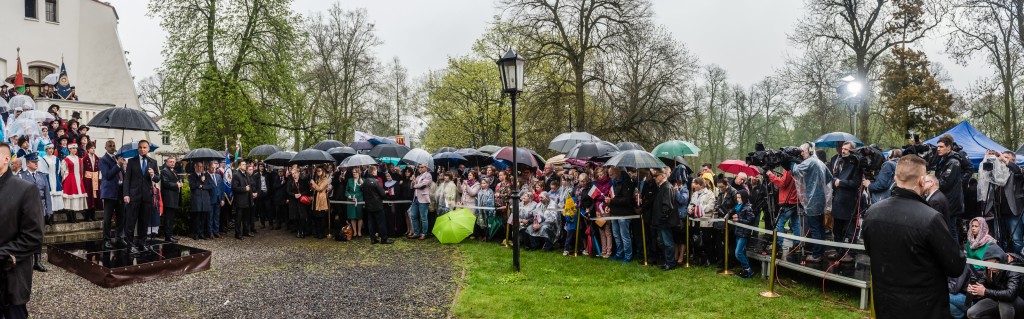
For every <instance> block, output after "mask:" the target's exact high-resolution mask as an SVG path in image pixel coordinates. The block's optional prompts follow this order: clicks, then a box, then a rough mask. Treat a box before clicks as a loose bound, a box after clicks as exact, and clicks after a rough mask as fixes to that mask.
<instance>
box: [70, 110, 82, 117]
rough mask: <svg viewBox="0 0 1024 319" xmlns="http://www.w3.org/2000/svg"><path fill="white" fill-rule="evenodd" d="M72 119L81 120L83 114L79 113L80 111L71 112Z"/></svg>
mask: <svg viewBox="0 0 1024 319" xmlns="http://www.w3.org/2000/svg"><path fill="white" fill-rule="evenodd" d="M71 118H73V119H80V118H82V113H79V112H78V111H74V112H71Z"/></svg>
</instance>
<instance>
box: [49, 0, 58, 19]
mask: <svg viewBox="0 0 1024 319" xmlns="http://www.w3.org/2000/svg"><path fill="white" fill-rule="evenodd" d="M46 21H49V22H57V0H46Z"/></svg>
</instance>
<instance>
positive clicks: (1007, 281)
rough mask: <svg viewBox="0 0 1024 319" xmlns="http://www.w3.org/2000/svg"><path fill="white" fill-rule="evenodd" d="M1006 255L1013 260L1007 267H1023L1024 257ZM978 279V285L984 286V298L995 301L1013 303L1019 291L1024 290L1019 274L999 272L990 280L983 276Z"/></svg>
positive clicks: (1022, 276) (1023, 275)
mask: <svg viewBox="0 0 1024 319" xmlns="http://www.w3.org/2000/svg"><path fill="white" fill-rule="evenodd" d="M1006 255H1007V256H1010V257H1011V258H1013V261H1011V262H1009V263H1008V264H1009V265H1011V266H1018V267H1019V266H1024V257H1021V256H1020V255H1018V254H1014V253H1008V254H1006ZM980 277H981V278H979V279H978V283H980V284H982V285H984V286H985V298H989V299H992V300H995V301H1006V302H1013V300H1014V299H1016V298H1017V297H1021V295H1022V294H1021V291H1022V290H1024V274H1022V273H1019V272H1015V271H1008V270H999V271H997V272H996V273H995V274H993V275H992V279H991V280H989V279H988V278H986V277H985V276H980Z"/></svg>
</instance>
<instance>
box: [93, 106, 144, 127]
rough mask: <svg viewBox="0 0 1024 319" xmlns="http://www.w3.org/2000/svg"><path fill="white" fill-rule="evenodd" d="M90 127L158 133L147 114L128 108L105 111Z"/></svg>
mask: <svg viewBox="0 0 1024 319" xmlns="http://www.w3.org/2000/svg"><path fill="white" fill-rule="evenodd" d="M89 126H90V127H102V128H109V129H119V130H133V131H149V132H158V131H160V126H159V125H156V122H154V121H153V119H152V118H150V117H149V115H146V113H145V112H142V111H139V110H136V109H129V108H128V107H127V106H126V107H113V108H109V109H106V110H103V111H102V112H100V113H99V114H96V115H95V116H93V118H92V120H90V121H89Z"/></svg>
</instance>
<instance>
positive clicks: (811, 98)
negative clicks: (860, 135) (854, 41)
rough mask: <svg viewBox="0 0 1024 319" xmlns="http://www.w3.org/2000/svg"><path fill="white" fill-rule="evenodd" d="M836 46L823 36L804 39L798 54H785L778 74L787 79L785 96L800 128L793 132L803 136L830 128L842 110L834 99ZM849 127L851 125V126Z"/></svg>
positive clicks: (837, 75)
mask: <svg viewBox="0 0 1024 319" xmlns="http://www.w3.org/2000/svg"><path fill="white" fill-rule="evenodd" d="M839 51H840V49H839V48H838V47H837V46H836V45H834V44H833V43H832V42H831V41H829V40H827V39H822V40H818V41H814V42H811V43H808V44H806V45H805V46H804V51H803V53H802V55H800V56H798V57H788V58H787V59H786V67H785V68H784V69H783V70H781V72H780V73H781V74H780V76H781V78H782V79H783V80H784V81H785V82H788V83H789V85H788V89H789V97H790V99H791V101H792V103H793V104H794V109H796V110H798V113H799V114H801V115H800V117H799V118H798V119H797V120H798V121H800V123H801V124H804V125H799V127H801V128H803V129H800V130H797V131H796V132H794V133H795V134H796V135H797V136H795V137H798V138H801V137H802V139H803V140H806V139H808V138H809V137H810V136H814V137H816V136H818V135H821V134H824V133H827V132H831V131H834V130H835V128H836V127H837V126H838V124H839V121H838V119H840V118H841V117H838V116H836V115H837V114H838V113H840V112H842V110H841V109H839V108H838V107H837V105H836V103H835V101H836V98H837V97H836V91H835V85H836V82H837V81H838V80H839V78H840V77H841V75H840V70H841V65H840V64H841V63H840V58H839V57H838V55H839ZM851 129H852V127H851Z"/></svg>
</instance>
